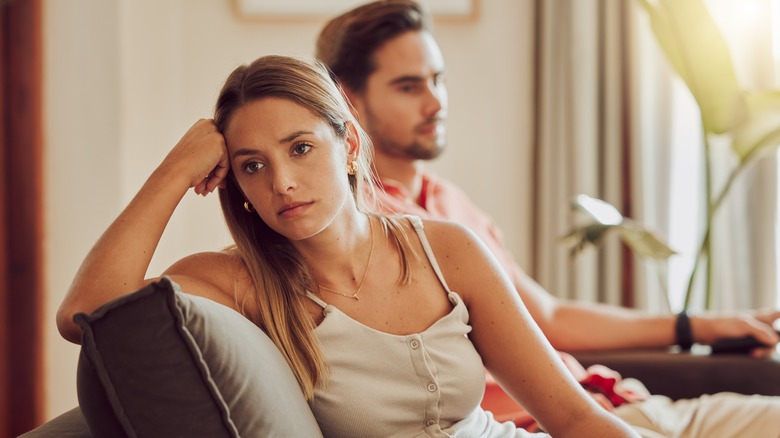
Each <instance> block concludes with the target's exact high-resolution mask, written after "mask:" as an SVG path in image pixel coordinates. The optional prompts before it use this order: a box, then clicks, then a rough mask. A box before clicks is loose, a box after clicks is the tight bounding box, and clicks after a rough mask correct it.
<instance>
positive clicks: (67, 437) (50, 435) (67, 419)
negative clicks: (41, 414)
mask: <svg viewBox="0 0 780 438" xmlns="http://www.w3.org/2000/svg"><path fill="white" fill-rule="evenodd" d="M91 437H92V435H91V434H90V433H89V428H88V427H87V423H86V422H85V421H84V416H83V415H81V410H80V409H79V408H73V409H71V410H69V411H68V412H65V413H64V414H62V415H60V416H58V417H56V418H54V419H52V420H50V421H48V422H46V423H44V424H42V425H41V426H39V427H37V428H35V429H33V430H31V431H29V432H27V433H23V434H22V435H19V437H18V438H91Z"/></svg>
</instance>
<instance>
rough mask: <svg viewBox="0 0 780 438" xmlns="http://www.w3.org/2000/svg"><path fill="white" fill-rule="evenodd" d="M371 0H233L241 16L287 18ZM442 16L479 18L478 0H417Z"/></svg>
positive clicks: (321, 15) (317, 15) (329, 13)
mask: <svg viewBox="0 0 780 438" xmlns="http://www.w3.org/2000/svg"><path fill="white" fill-rule="evenodd" d="M368 1H369V0H232V2H233V5H234V8H235V11H236V14H237V15H238V17H239V18H241V19H248V20H261V21H284V20H299V19H316V20H319V19H326V18H330V17H333V16H335V15H338V14H340V13H341V12H344V11H347V10H349V9H352V8H354V7H355V6H358V5H360V4H363V3H367V2H368ZM418 1H419V2H420V3H422V4H423V5H425V7H426V8H428V10H429V11H430V12H431V14H433V16H434V18H435V19H437V20H439V19H442V20H448V21H449V20H453V21H467V20H472V19H474V18H476V16H477V2H478V1H479V0H418Z"/></svg>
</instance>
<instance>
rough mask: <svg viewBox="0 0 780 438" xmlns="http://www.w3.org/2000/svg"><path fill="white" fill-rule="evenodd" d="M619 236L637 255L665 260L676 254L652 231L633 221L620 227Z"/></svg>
mask: <svg viewBox="0 0 780 438" xmlns="http://www.w3.org/2000/svg"><path fill="white" fill-rule="evenodd" d="M618 231H619V233H620V234H619V237H620V240H622V241H623V242H624V243H625V244H626V245H628V247H629V248H631V250H632V251H633V252H634V253H635V254H636V255H638V256H640V257H645V258H649V259H654V260H665V259H668V258H669V257H671V256H673V255H675V254H677V253H676V252H675V251H674V250H673V249H671V248H669V246H668V245H667V244H666V243H664V242H663V241H662V240H661V239H659V238H658V236H656V235H655V233H653V232H652V231H650V230H648V229H646V228H643V227H640V226H638V225H636V224H634V223H631V224H627V225H624V226H622V227H620V229H619V230H618Z"/></svg>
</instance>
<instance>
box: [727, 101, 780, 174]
mask: <svg viewBox="0 0 780 438" xmlns="http://www.w3.org/2000/svg"><path fill="white" fill-rule="evenodd" d="M745 101H746V102H747V105H748V109H749V115H750V116H749V118H748V119H747V120H746V121H745V122H744V123H743V124H742V125H740V126H739V128H737V129H736V131H735V133H734V139H733V141H732V148H733V149H734V152H735V153H736V154H737V155H738V156H739V158H740V159H741V160H744V159H745V158H747V157H748V156H750V155H751V154H753V153H754V152H756V151H757V150H758V149H760V148H763V147H772V146H777V145H778V144H779V143H780V90H772V91H763V92H748V93H745Z"/></svg>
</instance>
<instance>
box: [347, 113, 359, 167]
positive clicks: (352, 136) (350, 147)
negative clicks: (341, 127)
mask: <svg viewBox="0 0 780 438" xmlns="http://www.w3.org/2000/svg"><path fill="white" fill-rule="evenodd" d="M346 128H347V139H346V143H345V145H346V147H347V161H348V162H349V161H356V160H357V158H358V155H359V154H360V146H361V144H360V135H359V134H358V129H357V126H355V124H354V123H352V122H346Z"/></svg>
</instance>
